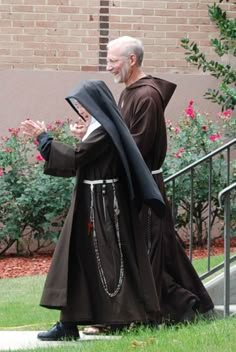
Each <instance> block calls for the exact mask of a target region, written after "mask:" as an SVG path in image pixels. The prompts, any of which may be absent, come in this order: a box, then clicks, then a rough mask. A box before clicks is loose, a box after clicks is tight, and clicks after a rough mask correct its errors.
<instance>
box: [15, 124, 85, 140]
mask: <svg viewBox="0 0 236 352" xmlns="http://www.w3.org/2000/svg"><path fill="white" fill-rule="evenodd" d="M21 127H22V132H23V135H24V136H25V137H29V138H32V139H37V137H38V136H39V135H40V134H41V133H43V132H47V127H46V125H45V122H44V121H36V122H35V121H33V120H26V121H24V122H22V123H21ZM87 128H88V125H87V124H86V123H83V124H79V123H75V124H71V125H70V131H71V133H72V134H73V136H74V137H75V138H79V139H81V138H83V136H84V135H85V133H86V131H87Z"/></svg>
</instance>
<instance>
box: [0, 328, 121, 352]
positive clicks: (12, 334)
mask: <svg viewBox="0 0 236 352" xmlns="http://www.w3.org/2000/svg"><path fill="white" fill-rule="evenodd" d="M38 332H39V331H0V351H16V350H18V351H20V350H22V349H32V348H36V347H37V348H39V347H44V348H45V347H55V346H63V345H67V346H68V345H73V346H74V345H76V344H79V343H82V342H85V341H92V340H105V339H106V340H114V339H120V338H121V337H120V336H105V335H94V336H91V335H85V334H83V333H82V332H80V339H78V340H75V341H40V340H38V339H37V334H38Z"/></svg>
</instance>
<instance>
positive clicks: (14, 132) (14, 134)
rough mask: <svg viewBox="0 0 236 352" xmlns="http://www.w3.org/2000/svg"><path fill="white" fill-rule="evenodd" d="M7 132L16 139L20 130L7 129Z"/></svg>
mask: <svg viewBox="0 0 236 352" xmlns="http://www.w3.org/2000/svg"><path fill="white" fill-rule="evenodd" d="M8 131H9V132H10V133H11V135H12V136H15V137H18V135H19V132H20V128H9V129H8Z"/></svg>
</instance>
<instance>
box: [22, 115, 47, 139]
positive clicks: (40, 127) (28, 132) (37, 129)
mask: <svg viewBox="0 0 236 352" xmlns="http://www.w3.org/2000/svg"><path fill="white" fill-rule="evenodd" d="M21 127H22V131H23V135H24V136H26V137H30V138H32V139H36V138H37V137H38V136H39V135H40V134H41V133H43V132H47V127H46V125H45V122H44V121H36V122H34V121H32V120H25V121H24V122H22V123H21Z"/></svg>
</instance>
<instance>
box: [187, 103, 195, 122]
mask: <svg viewBox="0 0 236 352" xmlns="http://www.w3.org/2000/svg"><path fill="white" fill-rule="evenodd" d="M185 112H186V114H187V115H188V116H189V117H190V118H191V119H195V117H196V116H195V113H194V110H193V108H192V107H191V106H189V107H188V108H187V109H186V110H185Z"/></svg>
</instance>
